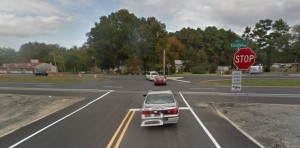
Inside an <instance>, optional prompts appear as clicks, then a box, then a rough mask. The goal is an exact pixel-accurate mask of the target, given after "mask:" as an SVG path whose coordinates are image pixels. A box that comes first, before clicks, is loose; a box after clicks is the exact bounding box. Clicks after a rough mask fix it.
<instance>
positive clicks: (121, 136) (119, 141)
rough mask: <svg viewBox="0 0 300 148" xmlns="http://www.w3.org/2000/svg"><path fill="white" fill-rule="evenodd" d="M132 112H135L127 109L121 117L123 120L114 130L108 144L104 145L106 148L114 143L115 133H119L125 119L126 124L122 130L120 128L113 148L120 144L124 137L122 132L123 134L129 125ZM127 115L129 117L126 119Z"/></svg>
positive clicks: (109, 147)
mask: <svg viewBox="0 0 300 148" xmlns="http://www.w3.org/2000/svg"><path fill="white" fill-rule="evenodd" d="M134 113H135V112H134V111H131V110H129V111H128V113H127V114H126V116H125V118H124V119H123V121H122V122H121V124H120V125H119V127H118V129H117V131H116V132H115V134H114V135H113V137H112V138H111V140H110V141H109V143H108V145H107V146H106V148H111V147H112V144H113V143H114V141H115V139H116V137H117V135H118V134H119V132H120V130H121V129H122V127H123V125H124V123H125V122H126V121H127V122H126V125H125V126H124V127H123V130H122V132H121V134H120V135H119V138H118V140H117V142H116V143H115V146H114V148H118V147H119V146H120V143H121V141H122V139H123V137H124V134H125V132H126V130H127V128H128V126H129V123H130V122H131V119H132V117H133V115H134ZM129 116H130V117H129ZM128 117H129V119H128V120H127V118H128Z"/></svg>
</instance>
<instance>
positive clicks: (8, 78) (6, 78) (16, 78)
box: [0, 74, 102, 83]
mask: <svg viewBox="0 0 300 148" xmlns="http://www.w3.org/2000/svg"><path fill="white" fill-rule="evenodd" d="M97 76H98V75H97ZM101 80H102V79H101V78H99V77H97V78H96V79H94V77H93V75H82V77H79V76H78V75H76V74H64V75H63V76H62V77H60V76H59V74H56V75H53V76H52V77H50V76H49V75H48V76H33V75H26V74H24V75H0V82H46V83H54V82H55V83H66V82H69V83H72V82H95V81H101Z"/></svg>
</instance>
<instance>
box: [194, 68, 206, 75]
mask: <svg viewBox="0 0 300 148" xmlns="http://www.w3.org/2000/svg"><path fill="white" fill-rule="evenodd" d="M205 73H206V70H205V68H204V67H203V66H196V67H193V68H192V74H205Z"/></svg>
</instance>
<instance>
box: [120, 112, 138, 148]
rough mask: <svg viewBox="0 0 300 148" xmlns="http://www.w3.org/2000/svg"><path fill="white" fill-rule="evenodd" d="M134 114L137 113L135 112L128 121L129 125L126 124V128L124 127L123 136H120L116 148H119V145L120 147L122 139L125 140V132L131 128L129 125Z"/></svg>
mask: <svg viewBox="0 0 300 148" xmlns="http://www.w3.org/2000/svg"><path fill="white" fill-rule="evenodd" d="M134 113H135V112H132V114H131V116H130V118H129V119H128V121H127V123H126V125H125V127H124V129H123V131H122V133H121V135H120V137H119V139H118V141H117V143H116V145H115V148H118V147H119V145H120V143H121V141H122V139H123V136H124V134H125V132H126V130H127V128H128V126H129V123H130V122H131V119H132V117H133V115H134Z"/></svg>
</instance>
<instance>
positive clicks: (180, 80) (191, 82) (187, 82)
mask: <svg viewBox="0 0 300 148" xmlns="http://www.w3.org/2000/svg"><path fill="white" fill-rule="evenodd" d="M174 81H178V82H184V83H192V82H190V81H184V80H174Z"/></svg>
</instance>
